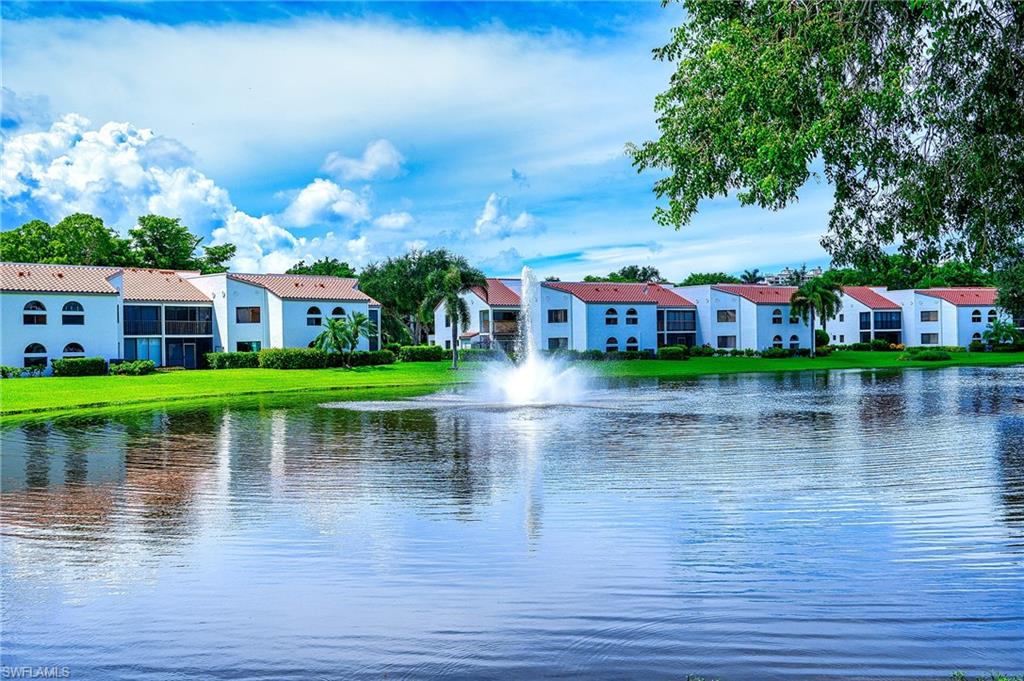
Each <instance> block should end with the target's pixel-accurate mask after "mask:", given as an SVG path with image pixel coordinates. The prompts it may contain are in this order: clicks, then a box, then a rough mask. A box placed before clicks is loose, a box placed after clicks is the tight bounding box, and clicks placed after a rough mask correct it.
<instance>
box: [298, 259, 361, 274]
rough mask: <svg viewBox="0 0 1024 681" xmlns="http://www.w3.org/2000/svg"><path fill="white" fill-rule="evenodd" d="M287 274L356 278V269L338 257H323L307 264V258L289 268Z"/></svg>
mask: <svg viewBox="0 0 1024 681" xmlns="http://www.w3.org/2000/svg"><path fill="white" fill-rule="evenodd" d="M286 274H321V275H327V276H331V277H342V278H345V279H354V278H355V276H356V271H355V270H354V269H353V268H352V266H351V265H349V264H348V263H347V262H342V261H340V260H338V259H336V258H327V257H323V258H320V259H319V260H316V261H314V262H313V263H312V264H310V265H307V264H306V261H305V260H303V261H301V262H297V263H295V264H294V265H292V266H291V267H290V268H288V270H287V272H286Z"/></svg>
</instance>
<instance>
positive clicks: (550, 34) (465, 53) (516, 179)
mask: <svg viewBox="0 0 1024 681" xmlns="http://www.w3.org/2000/svg"><path fill="white" fill-rule="evenodd" d="M2 7H3V9H2V12H3V20H4V22H3V35H2V57H3V63H4V73H3V85H4V92H3V97H4V101H3V121H2V133H3V146H4V155H3V156H4V158H3V170H4V179H3V180H2V181H0V182H2V185H0V190H2V200H3V227H4V229H9V228H11V227H15V226H17V225H19V224H21V223H22V222H24V221H25V220H28V219H31V218H36V217H39V218H42V219H46V220H50V221H55V220H58V219H60V217H61V216H62V215H64V214H66V213H68V212H72V211H74V210H85V211H87V212H92V213H96V214H100V215H102V216H103V217H104V219H106V220H107V221H108V223H109V224H111V225H113V226H115V227H117V228H118V229H120V230H122V231H123V230H127V229H128V228H129V227H131V226H132V224H133V222H134V219H135V218H136V217H137V216H138V215H140V214H143V213H145V212H158V213H163V214H172V215H176V216H180V217H182V218H183V219H184V220H185V221H186V223H188V224H189V225H190V226H192V227H193V228H194V229H196V230H197V231H199V232H200V233H202V234H203V235H204V236H207V237H208V239H210V240H211V241H212V242H218V241H224V240H229V241H232V242H234V243H236V244H238V245H239V256H238V258H237V259H236V262H235V263H234V265H235V267H236V268H238V269H248V270H266V271H280V270H282V269H284V268H285V267H287V266H288V265H290V264H291V263H292V262H294V261H295V260H298V259H302V258H307V259H308V258H316V257H322V256H332V257H338V258H341V259H343V260H348V261H349V262H351V263H353V264H356V265H360V264H365V263H366V262H369V261H372V260H375V259H377V258H381V257H385V256H388V255H394V254H397V253H401V252H403V251H404V250H405V249H407V248H409V247H428V248H430V247H441V246H444V247H448V248H450V249H452V250H454V251H456V252H459V253H463V254H465V255H466V256H467V257H469V258H470V259H471V260H472V261H473V262H475V263H477V264H479V265H481V266H482V267H483V268H484V269H485V270H486V271H487V272H488V273H489V274H496V275H500V274H511V273H514V272H517V271H518V270H519V269H520V268H521V267H522V265H523V264H530V265H532V266H534V267H535V269H537V270H538V271H539V272H540V273H542V274H545V275H549V274H551V275H557V276H561V277H562V278H572V277H579V276H582V275H584V274H588V273H605V272H608V271H611V270H614V269H618V268H619V267H621V266H623V265H626V264H631V263H638V264H654V265H656V266H658V267H659V268H660V269H661V271H662V273H663V274H664V275H666V276H668V277H669V278H672V279H680V278H682V277H683V276H685V274H687V273H689V272H691V271H705V270H724V271H728V272H737V271H741V270H742V269H744V268H750V267H760V268H762V269H767V270H771V269H776V268H779V267H781V266H783V265H792V264H799V263H801V262H805V261H806V262H808V263H811V264H816V263H823V262H827V258H826V256H825V254H824V252H823V251H822V249H821V247H820V246H819V244H818V240H819V238H820V237H821V235H822V233H823V232H824V229H825V225H826V224H827V212H828V209H829V207H830V205H831V190H830V188H829V187H828V186H827V185H826V184H824V183H821V184H813V183H812V184H810V185H809V186H808V187H806V188H805V190H804V192H803V193H802V194H801V200H800V202H799V203H797V204H795V205H794V206H792V207H790V208H788V209H786V210H785V211H782V212H778V213H768V212H764V211H761V210H759V209H757V208H742V207H740V206H739V205H738V203H737V202H736V201H735V200H733V199H730V198H723V199H718V200H714V201H708V202H705V203H704V204H703V205H702V206H701V212H700V215H699V216H698V217H697V218H696V219H695V220H694V222H693V224H692V225H690V226H688V227H686V228H684V229H683V230H681V231H679V232H675V231H672V230H669V229H665V228H663V227H659V226H657V225H655V224H654V223H653V222H652V221H651V219H650V216H651V214H652V212H653V210H654V207H655V197H654V195H653V193H652V192H651V185H652V183H653V182H654V180H655V179H656V175H654V174H644V175H640V176H638V175H637V174H636V173H635V172H634V170H633V169H632V168H631V166H630V164H629V161H628V159H627V158H626V156H625V154H624V146H625V144H626V143H627V142H630V141H642V140H644V139H647V138H649V137H651V136H653V135H654V134H655V127H654V115H653V108H652V104H653V99H654V96H655V95H656V94H657V93H658V92H659V91H660V90H662V89H663V88H664V87H665V85H666V83H667V81H668V76H669V73H670V67H669V66H667V65H665V64H662V63H658V62H655V61H653V60H652V59H651V57H650V50H651V48H653V47H655V46H657V45H660V44H662V43H664V42H665V41H666V40H667V39H668V36H669V31H670V29H671V27H672V26H673V25H674V24H675V23H678V21H679V19H680V17H681V11H682V10H681V8H679V7H678V6H670V7H668V8H662V7H661V6H660V4H658V3H653V2H631V3H597V2H589V3H542V2H530V3H511V2H508V3H493V4H491V3H472V4H463V3H428V4H412V3H401V4H398V3H354V4H337V3H276V4H270V3H264V4H259V3H226V4H219V3H192V2H190V3H162V2H151V3H128V4H111V3H89V4H76V3H5V4H4V5H3V6H2Z"/></svg>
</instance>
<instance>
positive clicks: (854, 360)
mask: <svg viewBox="0 0 1024 681" xmlns="http://www.w3.org/2000/svg"><path fill="white" fill-rule="evenodd" d="M899 355H900V353H896V352H893V353H883V352H853V351H841V352H835V353H832V355H830V356H828V357H820V358H814V359H811V358H807V357H793V358H787V359H763V358H750V357H699V358H691V359H689V360H658V359H652V360H630V361H615V362H586V363H582V364H584V365H585V366H586V367H587V368H588V369H590V370H592V371H593V373H594V375H596V376H598V377H600V378H607V379H643V378H648V379H651V378H653V379H661V380H673V379H688V378H699V377H703V376H721V375H737V374H760V373H788V372H801V371H838V370H851V369H852V370H861V371H863V370H884V371H893V370H895V371H902V370H904V369H921V368H924V369H940V368H945V367H962V366H968V367H970V366H977V367H1012V366H1019V365H1024V354H1021V353H1007V354H1000V353H984V354H981V353H967V352H965V353H962V354H961V353H956V354H954V355H953V359H951V360H949V361H943V362H921V361H899V360H898V359H897V358H898V357H899ZM483 366H484V365H483V363H477V362H471V363H466V364H463V365H462V366H461V368H460V371H459V372H453V371H451V370H450V369H449V366H448V363H447V362H430V363H428V362H417V363H406V364H393V365H387V366H382V367H359V368H357V369H309V370H274V369H226V370H195V371H175V372H167V373H156V374H151V375H148V376H87V377H76V378H20V379H4V380H3V381H2V383H0V424H6V423H10V422H14V421H21V420H25V419H38V418H44V417H49V416H53V417H57V416H64V415H68V414H71V413H74V412H77V411H80V410H84V411H87V412H98V411H107V412H109V411H116V410H118V409H124V410H127V409H132V410H135V409H145V408H158V407H160V406H163V405H187V404H192V403H195V404H200V403H204V402H211V401H223V400H229V399H238V398H244V399H251V398H258V397H261V396H277V397H281V398H285V399H287V398H288V397H298V396H303V395H311V394H315V393H323V394H327V393H340V394H342V395H345V394H352V391H357V390H358V391H366V392H375V393H381V394H382V395H383V396H385V397H386V396H387V395H392V394H395V395H397V394H398V393H402V392H409V391H416V392H421V393H427V392H432V391H436V390H441V389H444V388H447V387H450V386H456V385H464V384H466V383H469V382H471V381H472V380H474V379H475V377H476V376H477V375H478V373H479V372H480V370H481V369H482V368H483ZM112 390H116V391H117V392H118V393H119V394H118V396H117V397H115V398H109V396H110V393H111V391H112ZM12 395H13V397H12ZM104 397H106V398H108V399H102V398H104Z"/></svg>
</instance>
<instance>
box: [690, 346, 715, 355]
mask: <svg viewBox="0 0 1024 681" xmlns="http://www.w3.org/2000/svg"><path fill="white" fill-rule="evenodd" d="M714 354H715V349H714V348H713V347H711V346H710V345H707V344H704V345H701V346H700V347H698V346H696V345H695V346H693V347H692V348H690V357H712V356H713V355H714Z"/></svg>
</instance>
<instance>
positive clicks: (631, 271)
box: [583, 265, 665, 284]
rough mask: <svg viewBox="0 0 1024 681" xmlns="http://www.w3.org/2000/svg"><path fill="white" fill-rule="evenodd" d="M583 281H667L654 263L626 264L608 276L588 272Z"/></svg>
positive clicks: (642, 282)
mask: <svg viewBox="0 0 1024 681" xmlns="http://www.w3.org/2000/svg"><path fill="white" fill-rule="evenodd" d="M583 281H615V282H622V283H641V284H647V283H658V282H662V281H665V280H664V279H663V278H662V276H661V272H659V271H658V268H657V267H654V266H653V265H626V266H625V267H623V268H622V269H620V270H619V271H617V272H610V273H609V274H608V276H605V277H599V276H596V275H593V274H588V275H587V276H585V277H583Z"/></svg>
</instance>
